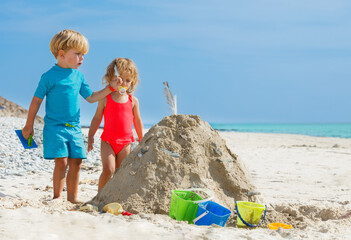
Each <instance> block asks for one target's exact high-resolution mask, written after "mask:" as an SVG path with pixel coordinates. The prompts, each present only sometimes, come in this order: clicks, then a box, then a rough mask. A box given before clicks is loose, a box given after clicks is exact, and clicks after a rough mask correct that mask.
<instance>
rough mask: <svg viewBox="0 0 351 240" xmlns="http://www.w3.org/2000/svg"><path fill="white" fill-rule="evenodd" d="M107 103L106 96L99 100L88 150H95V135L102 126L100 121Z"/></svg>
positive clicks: (89, 135) (92, 121) (92, 123)
mask: <svg viewBox="0 0 351 240" xmlns="http://www.w3.org/2000/svg"><path fill="white" fill-rule="evenodd" d="M105 104H106V98H104V99H102V100H101V101H99V103H98V106H97V108H96V112H95V115H94V117H93V119H92V120H91V123H90V128H89V133H88V152H90V151H91V150H93V143H94V135H95V133H96V131H97V130H98V128H99V126H100V123H101V120H102V117H103V114H104V109H105Z"/></svg>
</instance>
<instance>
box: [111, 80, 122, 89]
mask: <svg viewBox="0 0 351 240" xmlns="http://www.w3.org/2000/svg"><path fill="white" fill-rule="evenodd" d="M121 81H122V79H121V78H120V77H116V78H114V79H112V80H111V82H110V86H111V87H113V88H114V89H115V90H118V85H120V84H121V83H120V82H121Z"/></svg>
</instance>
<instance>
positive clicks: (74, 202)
mask: <svg viewBox="0 0 351 240" xmlns="http://www.w3.org/2000/svg"><path fill="white" fill-rule="evenodd" d="M67 200H68V199H67ZM68 201H69V202H71V203H73V204H78V205H82V204H83V203H84V202H82V201H79V200H73V201H70V200H68Z"/></svg>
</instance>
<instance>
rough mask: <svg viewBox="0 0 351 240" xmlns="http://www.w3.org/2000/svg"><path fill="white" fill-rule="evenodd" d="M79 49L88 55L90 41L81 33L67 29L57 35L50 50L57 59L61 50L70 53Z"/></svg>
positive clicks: (52, 40) (51, 43)
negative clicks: (69, 51) (71, 50)
mask: <svg viewBox="0 0 351 240" xmlns="http://www.w3.org/2000/svg"><path fill="white" fill-rule="evenodd" d="M72 48H74V49H77V50H78V51H79V52H81V53H82V54H84V55H85V54H87V53H88V52H89V43H88V39H86V37H84V36H83V35H82V34H80V33H79V32H76V31H74V30H70V29H66V30H63V31H61V32H59V33H57V34H56V35H55V36H54V37H53V38H52V39H51V42H50V50H51V52H52V54H54V56H55V58H57V55H58V52H59V51H60V50H63V51H65V52H66V51H68V50H70V49H72Z"/></svg>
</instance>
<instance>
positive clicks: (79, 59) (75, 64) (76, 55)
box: [57, 48, 84, 69]
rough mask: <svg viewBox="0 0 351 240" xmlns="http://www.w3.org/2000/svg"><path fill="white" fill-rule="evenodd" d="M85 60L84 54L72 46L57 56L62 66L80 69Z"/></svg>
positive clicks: (58, 62)
mask: <svg viewBox="0 0 351 240" xmlns="http://www.w3.org/2000/svg"><path fill="white" fill-rule="evenodd" d="M83 60H84V54H82V53H81V52H79V51H78V50H76V49H74V48H72V49H70V50H68V51H66V52H65V51H63V50H60V51H59V55H58V57H57V64H58V65H59V66H60V67H62V68H74V69H78V68H79V67H80V65H82V63H83Z"/></svg>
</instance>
